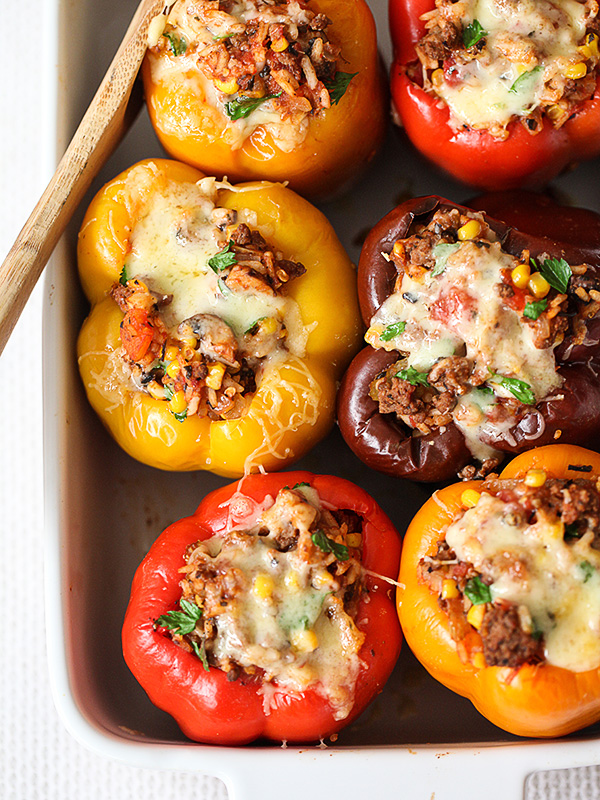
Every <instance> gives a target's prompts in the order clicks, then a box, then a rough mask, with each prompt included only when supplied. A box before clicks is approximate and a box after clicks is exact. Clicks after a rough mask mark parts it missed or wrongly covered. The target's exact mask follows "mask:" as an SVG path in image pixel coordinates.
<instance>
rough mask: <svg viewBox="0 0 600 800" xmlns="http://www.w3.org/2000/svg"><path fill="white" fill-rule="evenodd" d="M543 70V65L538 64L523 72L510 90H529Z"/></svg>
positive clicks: (514, 92) (515, 91)
mask: <svg viewBox="0 0 600 800" xmlns="http://www.w3.org/2000/svg"><path fill="white" fill-rule="evenodd" d="M541 70H542V65H541V64H538V66H537V67H534V68H533V69H530V70H529V71H528V72H523V74H522V75H519V77H518V78H517V79H516V81H515V82H514V83H513V84H512V86H511V87H510V89H509V90H508V91H509V92H512V93H513V94H519V93H520V92H528V91H529V90H530V89H531V88H532V86H533V84H534V82H535V81H537V78H538V74H539V73H540V72H541Z"/></svg>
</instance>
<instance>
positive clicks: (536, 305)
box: [523, 297, 548, 319]
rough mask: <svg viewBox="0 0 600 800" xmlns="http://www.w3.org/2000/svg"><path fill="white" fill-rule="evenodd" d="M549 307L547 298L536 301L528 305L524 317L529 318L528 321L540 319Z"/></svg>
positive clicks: (524, 310)
mask: <svg viewBox="0 0 600 800" xmlns="http://www.w3.org/2000/svg"><path fill="white" fill-rule="evenodd" d="M547 305H548V300H547V299H546V298H545V297H544V299H543V300H535V301H534V302H532V303H527V305H526V306H525V308H524V309H523V316H524V317H528V319H538V317H539V316H540V314H542V313H543V312H544V311H545V310H546V307H547Z"/></svg>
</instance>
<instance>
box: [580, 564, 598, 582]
mask: <svg viewBox="0 0 600 800" xmlns="http://www.w3.org/2000/svg"><path fill="white" fill-rule="evenodd" d="M579 569H580V570H581V571H582V572H583V582H584V583H587V582H588V581H589V579H590V578H591V577H592V575H593V574H594V572H595V571H596V570H595V568H594V567H593V566H592V565H591V564H590V562H589V561H582V562H581V563H580V564H579Z"/></svg>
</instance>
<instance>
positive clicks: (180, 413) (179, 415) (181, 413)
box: [171, 408, 187, 422]
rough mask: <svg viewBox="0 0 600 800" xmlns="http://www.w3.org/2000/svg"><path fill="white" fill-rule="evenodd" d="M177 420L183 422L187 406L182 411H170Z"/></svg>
mask: <svg viewBox="0 0 600 800" xmlns="http://www.w3.org/2000/svg"><path fill="white" fill-rule="evenodd" d="M171 413H172V414H173V416H174V417H175V419H176V420H177V422H184V421H185V420H186V419H187V408H186V409H184V410H183V411H173V412H171Z"/></svg>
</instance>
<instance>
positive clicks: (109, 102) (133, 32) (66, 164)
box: [0, 0, 165, 353]
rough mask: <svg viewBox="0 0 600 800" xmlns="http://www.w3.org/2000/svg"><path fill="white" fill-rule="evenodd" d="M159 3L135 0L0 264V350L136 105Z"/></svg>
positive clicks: (157, 0)
mask: <svg viewBox="0 0 600 800" xmlns="http://www.w3.org/2000/svg"><path fill="white" fill-rule="evenodd" d="M164 7H165V0H141V2H140V4H139V6H138V8H137V10H136V12H135V15H134V17H133V19H132V21H131V23H130V25H129V28H128V29H127V33H126V34H125V37H124V38H123V41H122V42H121V46H120V47H119V49H118V51H117V54H116V55H115V57H114V59H113V61H112V63H111V65H110V67H109V68H108V71H107V73H106V75H105V76H104V79H103V80H102V83H101V84H100V87H99V89H98V91H97V92H96V94H95V96H94V99H93V100H92V102H91V104H90V106H89V108H88V110H87V111H86V113H85V115H84V117H83V119H82V120H81V123H80V125H79V127H78V128H77V131H76V132H75V135H74V136H73V139H72V140H71V143H70V144H69V147H68V148H67V150H66V152H65V154H64V156H63V157H62V159H61V161H60V163H59V165H58V168H57V170H56V172H55V173H54V176H53V178H52V180H51V181H50V183H49V184H48V186H47V187H46V190H45V191H44V193H43V194H42V196H41V198H40V200H39V201H38V203H37V205H36V207H35V208H34V210H33V212H32V213H31V216H30V217H29V219H28V220H27V222H26V223H25V225H24V226H23V229H22V230H21V232H20V234H19V236H18V237H17V239H16V241H15V243H14V245H13V246H12V248H11V249H10V251H9V253H8V255H7V257H6V259H5V260H4V263H3V264H2V266H1V267H0V353H1V352H2V350H3V349H4V346H5V345H6V342H7V341H8V338H9V336H10V334H11V332H12V330H13V328H14V326H15V324H16V322H17V320H18V319H19V316H20V315H21V312H22V310H23V307H24V306H25V303H26V302H27V299H28V297H29V295H30V294H31V292H32V290H33V287H34V286H35V284H36V282H37V279H38V278H39V276H40V274H41V272H42V270H43V268H44V267H45V266H46V263H47V261H48V259H49V258H50V256H51V254H52V251H53V250H54V248H55V246H56V243H57V242H58V240H59V238H60V237H61V235H62V233H63V232H64V230H65V228H66V226H67V223H68V222H69V220H70V219H71V216H72V215H73V213H74V211H75V209H76V208H77V206H78V204H79V203H80V201H81V199H82V197H83V195H84V194H85V192H86V190H87V189H88V187H89V185H90V183H91V182H92V180H93V179H94V177H95V176H96V175H97V173H98V171H99V170H100V168H101V167H102V165H103V164H104V163H105V161H106V160H107V159H108V157H109V156H110V155H111V153H112V152H113V150H114V149H115V147H116V146H117V144H118V143H119V141H120V140H121V139H122V137H123V136H124V134H125V132H126V131H127V129H128V128H129V126H130V125H131V122H132V121H133V119H134V118H135V116H136V114H137V111H138V110H139V107H140V106H141V92H140V93H137V94H136V93H135V92H134V93H133V95H132V89H133V86H134V83H135V80H136V77H137V74H138V72H139V69H140V65H141V63H142V59H143V58H144V54H145V52H146V48H147V36H148V26H149V25H150V22H151V21H152V19H153V18H154V17H156V16H157V15H158V14H160V13H161V12H162V11H163V9H164ZM130 98H131V102H130Z"/></svg>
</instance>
